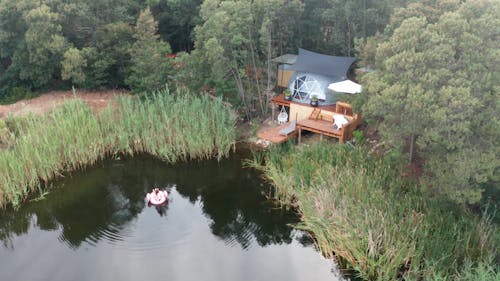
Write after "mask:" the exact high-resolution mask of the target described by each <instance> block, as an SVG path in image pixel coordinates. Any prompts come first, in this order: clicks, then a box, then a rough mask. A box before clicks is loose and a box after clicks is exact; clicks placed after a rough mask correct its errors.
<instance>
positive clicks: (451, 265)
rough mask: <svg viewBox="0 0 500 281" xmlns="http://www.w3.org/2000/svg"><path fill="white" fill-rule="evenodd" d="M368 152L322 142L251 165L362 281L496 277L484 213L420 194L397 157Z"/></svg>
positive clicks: (492, 235) (490, 228)
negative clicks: (264, 176) (480, 213)
mask: <svg viewBox="0 0 500 281" xmlns="http://www.w3.org/2000/svg"><path fill="white" fill-rule="evenodd" d="M368 152H369V151H368V150H367V149H366V148H362V147H356V148H352V147H349V146H344V145H335V144H327V143H319V144H315V145H312V146H309V147H308V146H301V147H299V148H292V147H281V148H274V149H271V150H270V151H269V152H268V153H266V154H264V155H260V156H261V157H262V156H263V158H261V157H256V158H255V160H254V161H253V162H252V165H253V166H256V167H258V168H260V169H262V170H263V171H264V172H265V175H266V176H267V177H268V178H269V179H270V180H271V181H272V182H273V183H274V184H275V186H276V197H277V198H278V199H279V200H280V201H281V202H283V203H286V204H292V205H293V206H294V207H297V210H298V211H299V212H300V215H301V217H302V222H301V223H300V224H299V225H297V227H298V228H301V229H304V230H307V231H309V232H311V233H312V234H313V236H314V237H315V240H316V243H317V246H318V248H319V249H320V250H321V251H322V252H323V253H324V254H325V255H326V256H330V257H332V256H336V257H337V258H338V260H339V262H340V263H341V265H342V266H343V267H344V268H347V269H349V270H352V271H354V272H355V273H356V274H357V275H358V276H359V277H361V278H362V279H363V280H499V279H498V278H499V277H500V276H499V273H498V263H496V262H495V259H498V252H497V249H498V248H499V246H500V241H499V237H498V229H497V227H496V225H495V224H493V223H492V222H491V219H490V218H489V217H488V215H487V214H484V215H483V216H478V215H477V214H473V213H471V212H469V211H466V209H464V208H463V207H462V206H458V205H455V203H451V202H450V201H449V200H448V201H446V200H444V199H443V197H434V198H431V197H429V196H427V195H426V194H423V193H422V190H421V189H420V188H418V186H417V184H416V183H415V182H413V181H412V180H409V179H407V178H405V177H402V176H401V173H402V172H403V166H402V165H400V163H399V161H400V160H397V159H401V157H400V155H397V156H394V155H392V156H391V155H390V154H389V155H387V156H384V157H378V156H373V155H369V153H368ZM264 162H265V164H264V165H263V164H262V163H264ZM490 211H491V210H490Z"/></svg>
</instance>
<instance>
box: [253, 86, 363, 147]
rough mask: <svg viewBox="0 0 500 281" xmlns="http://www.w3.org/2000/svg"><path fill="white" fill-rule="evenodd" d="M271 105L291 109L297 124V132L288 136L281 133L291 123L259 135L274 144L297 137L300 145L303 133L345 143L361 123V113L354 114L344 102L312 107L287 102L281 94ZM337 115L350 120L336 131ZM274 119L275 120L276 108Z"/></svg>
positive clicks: (265, 130)
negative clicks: (306, 132)
mask: <svg viewBox="0 0 500 281" xmlns="http://www.w3.org/2000/svg"><path fill="white" fill-rule="evenodd" d="M271 103H273V104H274V105H278V106H287V107H290V108H291V109H290V114H291V115H294V116H291V119H295V121H296V122H297V123H296V126H295V131H294V132H292V133H291V134H289V135H287V136H283V135H281V134H280V131H281V130H282V129H284V128H286V127H288V126H289V124H290V123H287V124H284V125H280V126H277V127H272V128H266V129H263V130H261V131H259V132H258V133H257V136H258V137H259V138H260V139H264V140H268V141H271V142H273V143H282V142H285V141H287V140H289V139H290V138H292V137H293V138H295V137H297V136H298V142H299V143H300V141H301V135H302V131H309V132H313V133H318V134H321V136H323V135H325V136H329V137H333V138H337V139H339V142H340V143H344V142H345V141H347V140H350V139H351V138H352V132H353V131H354V130H355V129H356V127H357V126H358V125H359V124H360V122H361V113H359V114H354V113H353V112H352V107H351V105H349V104H347V103H344V102H337V103H336V104H335V105H327V106H318V107H312V106H310V105H308V104H304V103H298V102H294V101H287V100H285V97H284V95H283V94H281V95H276V96H274V97H272V99H271ZM293 108H295V109H293ZM310 108H313V109H310ZM294 110H295V111H294ZM292 111H294V112H295V113H293V112H292ZM304 114H308V115H307V116H308V117H305V118H304ZM335 114H340V115H343V116H344V117H345V118H346V119H347V120H349V123H347V124H345V125H344V126H343V127H342V128H341V129H334V128H333V120H334V119H333V118H334V115H335ZM297 115H298V117H297ZM294 117H295V118H294ZM272 118H273V120H274V107H273V114H272Z"/></svg>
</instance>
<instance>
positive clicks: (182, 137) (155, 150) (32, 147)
mask: <svg viewBox="0 0 500 281" xmlns="http://www.w3.org/2000/svg"><path fill="white" fill-rule="evenodd" d="M234 123H235V117H234V116H232V115H231V114H230V113H229V111H228V110H227V108H226V107H225V105H224V104H223V103H222V102H221V101H220V100H213V99H211V98H210V97H207V96H205V95H193V94H189V93H185V92H177V93H170V92H169V91H168V90H163V91H160V92H156V93H153V94H150V95H148V96H147V97H145V98H144V99H139V98H134V97H130V96H121V97H119V98H118V99H117V101H116V104H115V107H109V108H107V109H106V110H105V111H104V112H102V113H101V114H100V115H99V116H97V115H95V114H94V113H92V112H91V111H90V108H89V107H88V106H87V105H85V104H84V103H83V102H82V101H75V100H74V101H69V102H66V103H65V104H64V105H63V106H61V107H59V108H57V109H56V110H54V111H53V112H51V113H49V114H46V115H43V116H35V115H30V116H27V117H22V118H15V119H12V118H9V119H7V120H6V122H5V123H0V147H2V149H1V150H0V206H5V205H6V204H9V203H10V204H12V205H13V206H19V204H21V202H22V200H23V199H25V198H26V196H27V195H28V194H29V193H31V192H36V191H40V190H41V189H40V186H41V185H42V183H47V182H48V181H50V180H52V179H54V178H55V177H57V176H59V175H60V174H61V173H63V172H66V171H72V170H76V169H81V168H83V167H85V166H87V165H91V164H93V163H95V162H96V161H98V160H99V159H102V158H104V157H106V156H108V155H116V154H119V153H125V154H136V153H149V154H151V155H154V156H157V157H159V158H160V159H163V160H165V161H167V162H175V161H179V160H188V159H196V158H209V157H214V156H215V157H217V158H221V157H224V156H225V155H227V153H228V152H229V150H230V149H231V148H232V146H233V144H234V140H235V130H234ZM5 125H6V128H7V129H8V130H7V131H6V130H5Z"/></svg>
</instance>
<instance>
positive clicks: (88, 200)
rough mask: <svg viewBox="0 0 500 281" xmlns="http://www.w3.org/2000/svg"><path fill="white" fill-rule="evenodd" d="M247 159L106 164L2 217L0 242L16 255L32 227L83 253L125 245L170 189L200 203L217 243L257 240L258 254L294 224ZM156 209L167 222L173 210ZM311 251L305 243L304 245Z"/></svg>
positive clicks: (287, 238) (287, 235)
mask: <svg viewBox="0 0 500 281" xmlns="http://www.w3.org/2000/svg"><path fill="white" fill-rule="evenodd" d="M242 157H243V156H242V155H233V156H232V157H230V159H226V160H223V161H221V162H217V161H214V160H207V161H194V162H189V163H180V164H177V165H166V164H165V163H163V162H161V161H158V160H155V159H152V158H150V157H146V156H144V157H142V156H140V157H135V158H133V159H127V160H107V161H103V162H101V163H100V164H98V165H96V166H94V167H91V168H88V169H86V170H85V171H81V172H77V173H73V174H71V175H66V177H65V178H63V179H61V180H59V181H58V182H56V183H54V187H53V188H52V189H50V193H49V194H48V195H47V196H46V198H44V199H42V200H35V201H33V202H29V203H26V204H25V205H24V206H23V207H22V208H20V209H19V210H17V211H10V210H9V211H3V212H2V214H1V217H0V239H1V240H2V242H3V244H4V246H5V247H7V248H9V247H10V248H12V247H13V246H12V243H11V239H12V238H13V237H14V236H18V235H21V234H24V233H27V232H28V230H29V229H30V227H37V228H39V229H42V230H58V229H60V231H61V234H60V237H59V239H60V240H61V241H64V243H66V244H67V245H68V246H69V247H70V248H72V249H77V248H79V247H80V246H81V244H82V242H84V241H86V242H87V243H89V244H95V243H97V242H98V241H100V240H102V239H107V240H109V241H119V240H120V239H123V238H122V237H123V236H122V235H121V234H120V233H121V232H122V231H124V229H126V228H127V227H128V226H130V225H131V224H134V223H135V221H136V220H137V217H138V215H139V214H140V213H141V212H143V209H144V208H145V207H147V203H145V200H144V197H145V195H146V193H147V192H149V191H150V190H151V188H152V187H153V186H160V187H166V188H167V190H169V191H172V186H176V188H175V190H176V192H178V193H179V194H180V195H181V196H182V197H185V198H187V199H188V200H189V201H190V202H191V203H193V204H194V203H196V202H199V205H200V206H201V208H202V210H203V212H204V215H205V216H206V217H207V218H209V219H210V220H211V223H210V228H211V231H212V233H213V234H214V235H216V236H217V237H219V238H220V239H222V240H223V241H225V243H226V244H228V245H230V246H232V245H236V244H239V245H241V247H242V248H244V249H246V248H247V247H249V245H251V242H252V240H254V241H256V242H257V243H258V244H259V245H260V246H266V245H270V244H281V243H286V244H288V243H290V242H291V241H292V239H293V237H292V234H291V231H292V229H291V227H290V226H289V224H290V223H294V222H297V218H296V216H295V215H294V214H293V213H292V212H290V211H286V210H284V209H282V208H279V206H275V205H273V203H272V202H270V201H269V200H266V197H265V192H266V191H267V190H268V187H267V186H265V184H264V183H263V181H262V180H261V176H260V175H259V174H257V172H256V171H254V170H252V169H245V168H242V164H241V160H242ZM173 204H175V202H170V203H169V204H167V205H165V206H162V207H158V208H157V207H155V206H152V208H157V211H158V213H159V215H160V218H159V219H166V218H167V216H168V208H169V205H173ZM302 240H303V242H304V243H309V242H310V241H309V240H307V239H301V241H302Z"/></svg>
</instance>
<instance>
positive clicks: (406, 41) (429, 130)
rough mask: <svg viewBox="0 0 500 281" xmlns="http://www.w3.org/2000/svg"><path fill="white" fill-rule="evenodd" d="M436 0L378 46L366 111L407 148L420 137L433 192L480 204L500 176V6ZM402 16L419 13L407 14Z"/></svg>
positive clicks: (408, 11) (420, 150)
mask: <svg viewBox="0 0 500 281" xmlns="http://www.w3.org/2000/svg"><path fill="white" fill-rule="evenodd" d="M431 2H432V1H431ZM436 3H437V4H435V5H434V6H429V7H427V6H422V4H415V5H411V6H410V7H409V8H408V9H406V10H404V11H399V12H398V13H397V14H396V19H395V21H394V24H396V23H397V22H398V21H400V25H399V26H397V27H391V28H392V29H393V31H392V29H391V28H388V30H386V32H387V34H386V36H387V37H386V39H385V41H384V42H383V43H380V44H378V47H377V48H376V55H375V66H376V68H377V71H374V72H372V73H370V74H368V75H366V76H365V78H364V80H363V82H364V85H365V89H366V90H367V92H368V93H369V97H368V101H367V102H366V106H365V107H364V112H365V113H367V115H368V116H370V117H372V118H374V120H381V123H380V129H381V133H382V136H383V137H384V140H385V141H386V142H387V143H393V144H394V145H395V146H400V147H403V146H404V145H405V144H406V142H408V143H413V141H415V145H414V147H415V150H416V151H417V152H418V154H419V155H420V156H421V157H423V158H425V159H426V160H427V161H426V165H425V169H426V177H425V178H424V179H423V182H425V184H426V186H428V187H429V188H430V189H431V190H432V191H433V192H436V193H443V194H447V195H449V197H450V198H452V199H454V200H456V201H458V202H468V203H477V202H478V201H479V199H480V198H481V192H482V189H481V188H482V186H483V185H484V184H485V183H487V182H489V181H494V180H498V179H495V178H494V173H495V171H497V170H498V168H499V167H500V160H499V159H500V149H499V148H498V145H496V144H495V143H496V142H497V140H498V139H499V138H500V119H499V116H498V114H495V112H498V105H499V103H498V100H499V98H498V86H497V85H498V83H499V82H500V72H499V71H498V67H497V65H496V63H495V57H496V56H497V53H498V52H497V48H496V47H495V46H498V44H499V43H500V42H499V41H498V37H495V36H491V34H494V33H495V31H494V30H495V28H494V27H493V26H498V25H499V24H500V22H499V19H498V17H497V16H496V15H497V14H498V13H499V12H500V5H499V4H498V3H497V2H494V3H493V2H490V1H474V2H463V3H462V2H458V1H451V2H449V3H448V2H447V4H443V5H440V4H439V3H441V2H440V1H437V2H436ZM451 8H454V10H449V9H451ZM401 14H412V15H413V14H415V15H418V17H411V18H407V19H404V20H399V18H397V16H399V15H401ZM424 16H425V17H424ZM391 31H392V32H391ZM371 46H373V45H371ZM495 69H496V70H495ZM410 147H412V146H410ZM413 153H414V151H412V150H410V159H411V155H413Z"/></svg>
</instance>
